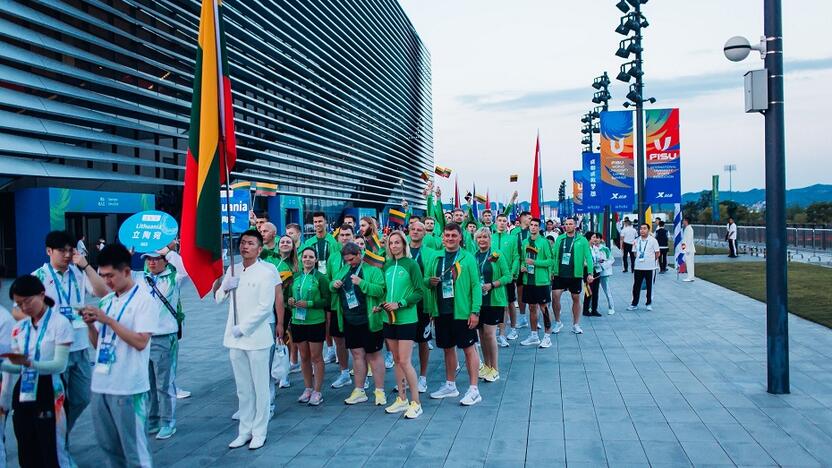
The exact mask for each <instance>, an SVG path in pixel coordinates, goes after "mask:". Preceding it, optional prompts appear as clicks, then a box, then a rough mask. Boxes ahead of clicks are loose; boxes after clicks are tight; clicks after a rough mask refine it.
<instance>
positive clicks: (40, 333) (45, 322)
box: [23, 307, 52, 361]
mask: <svg viewBox="0 0 832 468" xmlns="http://www.w3.org/2000/svg"><path fill="white" fill-rule="evenodd" d="M51 316H52V308H51V307H50V308H49V310H47V311H46V315H45V316H44V317H43V322H42V323H41V324H40V330H39V331H38V341H37V342H35V361H40V342H41V341H43V337H44V336H46V328H47V327H48V326H49V317H51ZM33 327H34V325H32V321H31V320H30V321H28V322H26V344H25V351H23V354H25V355H29V338H30V335H31V334H32V328H33Z"/></svg>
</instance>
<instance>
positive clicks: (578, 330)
mask: <svg viewBox="0 0 832 468" xmlns="http://www.w3.org/2000/svg"><path fill="white" fill-rule="evenodd" d="M583 332H584V329H583V328H581V326H580V325H578V324H575V325H572V333H574V334H576V335H580V334H581V333H583Z"/></svg>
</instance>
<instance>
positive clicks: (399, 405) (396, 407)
mask: <svg viewBox="0 0 832 468" xmlns="http://www.w3.org/2000/svg"><path fill="white" fill-rule="evenodd" d="M407 406H408V403H407V400H403V399H402V397H398V396H397V397H396V401H394V402H393V404H392V405H390V406H388V407H387V408H384V411H385V412H387V413H388V414H393V413H401V412H403V411H407Z"/></svg>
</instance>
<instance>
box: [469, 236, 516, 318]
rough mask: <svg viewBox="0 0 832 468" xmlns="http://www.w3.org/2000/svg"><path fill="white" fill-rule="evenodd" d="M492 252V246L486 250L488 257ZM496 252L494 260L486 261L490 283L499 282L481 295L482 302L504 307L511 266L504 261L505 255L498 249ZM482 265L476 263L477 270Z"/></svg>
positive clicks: (506, 300) (506, 299) (506, 301)
mask: <svg viewBox="0 0 832 468" xmlns="http://www.w3.org/2000/svg"><path fill="white" fill-rule="evenodd" d="M492 252H495V250H494V248H493V247H492V248H491V249H489V250H488V256H489V257H490V256H491V254H492ZM497 254H498V255H499V256H498V257H497V260H496V261H491V260H486V261H487V262H488V263H490V264H491V283H496V282H499V283H500V286H499V287H495V288H492V289H491V291H489V292H488V295H485V296H483V298H482V303H483V304H486V303H489V304H488V305H490V306H493V307H505V306H507V305H508V293H506V286H505V285H506V284H508V283H510V282H511V268H510V267H509V266H508V263H506V259H505V256H504V255H503V254H502V253H500V252H499V251H497ZM475 258H476V257H475ZM477 263H479V260H477ZM482 267H483V265H479V264H478V265H477V269H478V270H479V269H480V268H482ZM480 273H482V272H480ZM489 296H490V297H489ZM489 299H490V301H489Z"/></svg>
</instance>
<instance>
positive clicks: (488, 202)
mask: <svg viewBox="0 0 832 468" xmlns="http://www.w3.org/2000/svg"><path fill="white" fill-rule="evenodd" d="M489 192H490V190H486V191H485V209H486V210H490V209H491V195H490V194H489Z"/></svg>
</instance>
